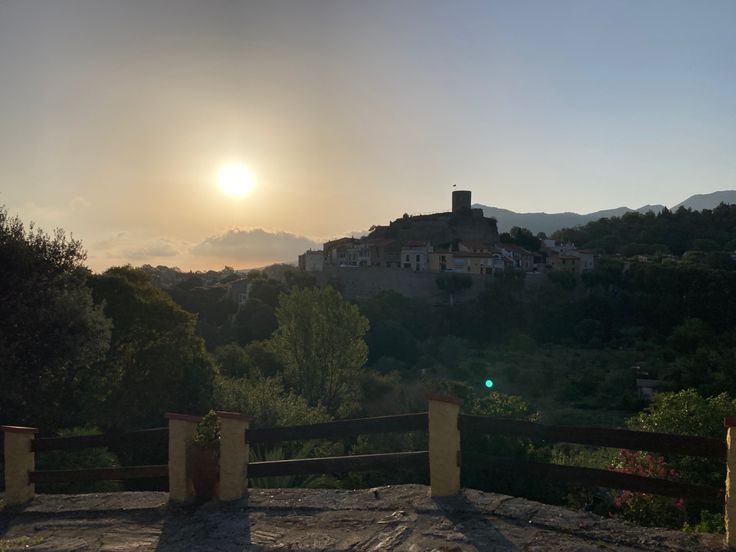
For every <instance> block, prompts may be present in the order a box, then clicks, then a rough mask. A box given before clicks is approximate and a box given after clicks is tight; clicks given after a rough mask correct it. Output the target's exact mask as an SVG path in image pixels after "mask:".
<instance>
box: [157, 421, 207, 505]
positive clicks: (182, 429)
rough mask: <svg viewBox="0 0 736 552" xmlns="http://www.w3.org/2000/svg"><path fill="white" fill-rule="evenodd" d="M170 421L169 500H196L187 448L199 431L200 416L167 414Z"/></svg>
mask: <svg viewBox="0 0 736 552" xmlns="http://www.w3.org/2000/svg"><path fill="white" fill-rule="evenodd" d="M166 418H167V419H168V420H169V500H172V501H177V502H185V501H188V500H192V499H193V498H194V488H193V487H192V482H191V481H190V480H189V475H188V474H187V448H188V447H189V445H190V444H191V442H192V439H193V438H194V434H195V433H196V431H197V423H198V422H199V421H200V420H201V419H202V418H201V417H199V416H188V415H187V414H174V413H171V412H169V413H167V414H166Z"/></svg>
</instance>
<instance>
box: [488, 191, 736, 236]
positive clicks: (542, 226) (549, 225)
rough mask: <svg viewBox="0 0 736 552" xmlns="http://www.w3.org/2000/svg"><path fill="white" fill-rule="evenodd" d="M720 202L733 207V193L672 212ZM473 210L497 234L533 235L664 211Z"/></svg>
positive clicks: (701, 197)
mask: <svg viewBox="0 0 736 552" xmlns="http://www.w3.org/2000/svg"><path fill="white" fill-rule="evenodd" d="M721 203H734V204H736V190H726V191H721V192H713V193H711V194H697V195H694V196H691V197H689V198H687V199H686V200H685V201H683V202H681V203H678V204H677V205H675V206H673V207H672V210H676V209H678V208H680V207H685V208H689V209H694V210H697V211H701V210H703V209H713V208H714V207H717V206H718V205H719V204H721ZM473 207H475V208H479V209H483V213H484V214H485V216H487V217H493V218H495V219H496V220H497V221H498V231H499V232H508V231H509V230H510V229H511V227H513V226H521V227H523V228H528V229H529V230H531V231H532V232H533V233H535V234H536V233H537V232H545V233H546V234H551V233H552V232H554V231H555V230H560V229H562V228H573V227H575V226H580V225H583V224H586V223H588V222H590V221H593V220H598V219H602V218H611V217H620V216H622V215H624V214H626V213H630V212H633V211H636V212H638V213H646V212H648V211H653V212H654V213H659V212H660V211H661V210H662V209H664V208H665V206H664V205H644V206H643V207H639V208H638V209H631V208H629V207H617V208H615V209H605V210H603V211H595V212H593V213H587V214H582V215H581V214H579V213H571V212H565V213H517V212H515V211H509V210H508V209H500V208H498V207H490V206H488V205H482V204H479V203H476V204H474V205H473Z"/></svg>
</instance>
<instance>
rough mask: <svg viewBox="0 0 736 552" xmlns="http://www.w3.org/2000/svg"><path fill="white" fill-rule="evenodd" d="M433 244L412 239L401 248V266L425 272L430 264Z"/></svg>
mask: <svg viewBox="0 0 736 552" xmlns="http://www.w3.org/2000/svg"><path fill="white" fill-rule="evenodd" d="M431 252H432V245H431V244H430V243H429V242H427V241H421V240H410V241H408V242H406V243H405V244H404V246H403V247H402V248H401V268H406V269H410V270H414V271H415V272H423V271H425V270H427V268H428V265H429V254H430V253H431Z"/></svg>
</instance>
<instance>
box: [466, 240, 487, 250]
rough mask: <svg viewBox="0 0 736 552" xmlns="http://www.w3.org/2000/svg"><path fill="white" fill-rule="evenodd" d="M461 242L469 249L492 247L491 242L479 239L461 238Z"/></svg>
mask: <svg viewBox="0 0 736 552" xmlns="http://www.w3.org/2000/svg"><path fill="white" fill-rule="evenodd" d="M460 243H461V244H462V245H464V246H465V247H467V248H469V249H490V248H491V244H489V243H486V242H482V241H478V240H460Z"/></svg>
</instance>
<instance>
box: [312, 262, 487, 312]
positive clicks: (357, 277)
mask: <svg viewBox="0 0 736 552" xmlns="http://www.w3.org/2000/svg"><path fill="white" fill-rule="evenodd" d="M311 274H313V275H314V276H316V277H317V282H318V283H319V285H321V286H326V285H328V284H329V285H332V286H333V287H334V288H336V289H338V290H339V291H340V292H341V293H342V294H343V295H344V296H345V297H346V298H348V299H350V300H351V301H364V300H366V299H370V298H371V297H373V296H375V295H377V294H378V293H380V292H381V291H386V290H390V291H395V292H398V293H400V294H402V295H404V296H406V297H417V298H422V299H427V300H429V301H432V302H433V303H436V304H444V303H447V302H448V301H449V299H448V296H447V294H446V293H445V292H444V291H442V290H441V289H440V288H439V287H438V286H437V278H438V276H440V274H438V273H436V272H414V271H412V270H407V269H401V268H380V267H340V268H337V267H330V268H329V270H326V271H325V272H313V273H311ZM467 276H468V277H469V278H470V279H471V281H472V285H471V287H470V288H468V289H464V290H462V291H460V292H458V293H455V296H454V299H455V301H467V300H470V299H474V298H475V297H477V296H478V295H479V294H480V293H481V292H482V291H483V290H484V289H485V288H486V283H487V282H488V281H489V278H490V277H489V276H486V275H480V274H468V275H467Z"/></svg>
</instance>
